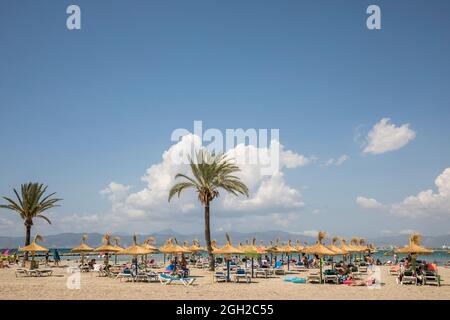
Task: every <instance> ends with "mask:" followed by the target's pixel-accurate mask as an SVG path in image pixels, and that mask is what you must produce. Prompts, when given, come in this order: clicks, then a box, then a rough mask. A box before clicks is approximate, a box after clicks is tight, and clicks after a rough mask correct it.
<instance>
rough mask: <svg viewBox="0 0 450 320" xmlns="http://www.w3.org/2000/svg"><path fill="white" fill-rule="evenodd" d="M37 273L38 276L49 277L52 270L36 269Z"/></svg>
mask: <svg viewBox="0 0 450 320" xmlns="http://www.w3.org/2000/svg"><path fill="white" fill-rule="evenodd" d="M37 271H38V272H39V276H40V277H42V276H44V277H50V276H51V275H52V274H53V270H52V269H49V268H45V269H37Z"/></svg>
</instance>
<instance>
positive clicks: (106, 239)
mask: <svg viewBox="0 0 450 320" xmlns="http://www.w3.org/2000/svg"><path fill="white" fill-rule="evenodd" d="M102 242H103V243H104V244H103V245H101V246H100V247H97V248H95V249H94V251H95V252H104V253H115V252H119V251H120V250H121V249H119V248H117V247H116V246H113V245H112V244H111V235H110V234H109V233H105V235H103V238H102Z"/></svg>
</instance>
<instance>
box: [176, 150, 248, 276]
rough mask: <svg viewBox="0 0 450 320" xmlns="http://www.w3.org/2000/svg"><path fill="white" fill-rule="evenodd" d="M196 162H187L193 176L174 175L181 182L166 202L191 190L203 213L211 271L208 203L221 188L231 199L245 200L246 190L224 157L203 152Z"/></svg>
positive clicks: (211, 255)
mask: <svg viewBox="0 0 450 320" xmlns="http://www.w3.org/2000/svg"><path fill="white" fill-rule="evenodd" d="M196 158H197V159H196V161H194V160H193V159H190V167H191V172H192V175H193V177H192V178H191V177H188V176H186V175H184V174H177V175H176V176H175V179H179V178H181V179H183V180H184V181H183V182H179V183H177V184H175V185H174V186H173V187H172V188H171V189H170V192H169V201H170V200H171V199H172V197H173V196H175V195H178V197H180V194H181V192H182V191H184V190H186V189H191V188H192V189H194V190H195V191H196V192H197V194H198V200H199V201H200V203H201V204H202V206H203V207H204V210H205V242H206V247H207V250H208V255H209V268H210V270H211V271H214V255H213V253H212V247H211V230H210V204H211V201H213V200H214V199H215V198H217V197H219V189H223V190H225V191H227V192H229V193H231V194H233V195H235V196H239V195H245V196H247V197H248V195H249V191H248V187H247V186H246V185H245V184H244V183H243V182H242V181H241V180H240V179H239V178H238V177H236V176H234V175H233V174H234V173H236V172H239V171H240V169H239V167H238V166H237V165H236V164H234V163H232V161H231V160H230V159H228V158H227V156H226V155H223V154H219V155H214V154H211V153H209V152H208V151H206V150H200V151H199V152H198V153H197V154H196Z"/></svg>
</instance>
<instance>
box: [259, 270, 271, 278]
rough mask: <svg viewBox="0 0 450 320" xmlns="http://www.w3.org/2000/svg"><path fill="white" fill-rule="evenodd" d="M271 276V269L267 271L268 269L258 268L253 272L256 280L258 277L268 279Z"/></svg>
mask: <svg viewBox="0 0 450 320" xmlns="http://www.w3.org/2000/svg"><path fill="white" fill-rule="evenodd" d="M273 274H274V271H273V269H269V268H258V269H256V271H255V277H256V278H258V275H262V276H263V277H264V278H268V277H269V276H271V275H273Z"/></svg>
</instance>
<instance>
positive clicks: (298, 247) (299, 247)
mask: <svg viewBox="0 0 450 320" xmlns="http://www.w3.org/2000/svg"><path fill="white" fill-rule="evenodd" d="M295 249H296V250H297V252H299V253H305V252H304V250H305V246H303V245H302V243H301V242H300V240H297V241H296V242H295Z"/></svg>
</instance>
